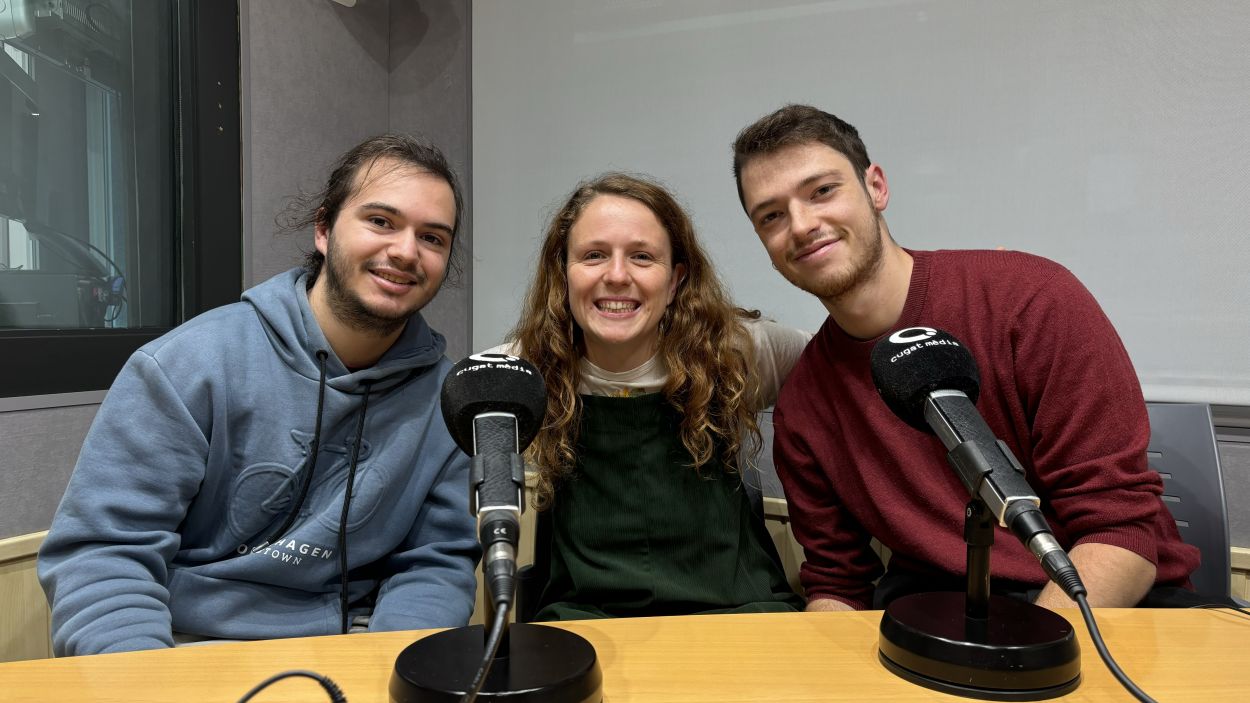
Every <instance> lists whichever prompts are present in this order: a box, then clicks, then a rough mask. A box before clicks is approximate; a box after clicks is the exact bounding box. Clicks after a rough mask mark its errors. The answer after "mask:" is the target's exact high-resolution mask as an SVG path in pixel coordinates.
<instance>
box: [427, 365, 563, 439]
mask: <svg viewBox="0 0 1250 703" xmlns="http://www.w3.org/2000/svg"><path fill="white" fill-rule="evenodd" d="M442 406H443V421H444V422H446V423H447V431H448V432H450V433H451V438H452V439H454V440H456V444H458V445H460V448H461V449H463V450H464V452H465V453H466V454H469V455H472V454H473V418H475V417H477V416H478V415H481V414H482V413H488V412H504V413H511V414H513V415H515V416H516V420H517V435H518V440H519V446H517V451H524V450H525V448H526V447H528V446H529V444H530V442H532V441H534V436H535V435H537V434H538V428H539V427H541V426H542V421H543V416H544V415H545V414H546V412H547V387H546V385H545V384H544V383H543V377H542V374H540V373H539V372H538V369H537V368H535V367H534V365H533V364H531V363H530V362H528V361H526V360H524V359H520V358H518V357H515V356H509V355H507V354H474V355H472V356H468V357H465V358H464V359H461V360H460V361H458V362H457V363H456V365H455V366H453V367H451V371H450V372H448V374H447V378H446V379H445V380H444V381H443V392H442Z"/></svg>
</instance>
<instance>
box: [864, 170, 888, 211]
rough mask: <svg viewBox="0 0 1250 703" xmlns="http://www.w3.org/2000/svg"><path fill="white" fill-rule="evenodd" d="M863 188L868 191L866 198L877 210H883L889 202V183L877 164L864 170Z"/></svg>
mask: <svg viewBox="0 0 1250 703" xmlns="http://www.w3.org/2000/svg"><path fill="white" fill-rule="evenodd" d="M864 189H865V190H866V191H868V199H869V200H871V201H872V206H873V208H874V209H875V210H876V211H877V212H885V207H886V205H889V204H890V184H889V183H888V182H887V181H886V180H885V171H883V170H882V169H881V167H880V166H878V165H877V164H872V165H871V166H869V167H868V170H867V171H865V172H864Z"/></svg>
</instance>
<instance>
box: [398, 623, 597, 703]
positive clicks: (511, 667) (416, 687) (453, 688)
mask: <svg viewBox="0 0 1250 703" xmlns="http://www.w3.org/2000/svg"><path fill="white" fill-rule="evenodd" d="M508 638H509V645H508V656H502V657H496V658H495V661H494V662H493V663H492V664H491V667H490V673H489V674H487V676H486V681H485V683H484V684H483V685H482V690H481V692H480V693H478V696H477V699H478V700H479V701H503V700H506V701H509V702H510V703H511V702H515V703H539V702H541V703H600V702H601V701H602V700H603V674H602V672H601V671H600V669H599V658H598V657H597V656H596V655H595V648H594V647H592V646H591V645H590V643H589V642H587V641H586V640H585V639H584V638H582V637H581V636H579V635H576V634H574V633H572V632H569V631H567V630H561V629H559V628H556V627H545V626H543V625H530V624H524V623H518V624H516V625H512V626H511V627H509V629H508ZM484 640H485V632H484V629H483V627H482V626H481V625H471V626H469V627H457V628H454V629H451V630H444V631H442V632H438V633H435V634H433V635H430V636H429V637H425V638H422V639H419V640H417V641H416V642H413V643H412V644H410V645H408V646H407V647H406V648H405V649H404V651H402V652H400V653H399V657H397V658H396V659H395V671H394V673H392V674H391V684H390V698H391V701H393V702H394V703H456V702H457V701H459V700H460V697H461V696H462V695H464V693H465V691H466V690H467V689H468V688H469V686H470V684H472V683H473V676H474V675H475V674H476V673H477V669H478V666H480V665H481V663H482V656H483V654H484V646H485V643H484Z"/></svg>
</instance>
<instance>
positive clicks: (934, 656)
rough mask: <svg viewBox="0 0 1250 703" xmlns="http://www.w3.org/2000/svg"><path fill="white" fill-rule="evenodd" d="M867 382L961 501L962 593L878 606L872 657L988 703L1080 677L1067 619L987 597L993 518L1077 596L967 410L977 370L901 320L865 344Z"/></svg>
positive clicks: (963, 353)
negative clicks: (961, 492)
mask: <svg viewBox="0 0 1250 703" xmlns="http://www.w3.org/2000/svg"><path fill="white" fill-rule="evenodd" d="M871 363H872V378H873V383H874V384H875V385H876V387H877V390H878V392H880V394H881V398H882V400H884V401H885V404H886V405H887V406H888V407H889V408H890V410H892V411H893V412H894V414H895V415H897V416H898V417H899V418H900V419H902V420H903V421H904V422H906V423H907V424H908V425H911V426H912V427H914V428H916V429H918V430H920V431H922V432H926V433H930V434H935V435H937V436H938V438H939V439H940V440H941V441H942V444H943V446H945V447H946V449H947V451H948V453H947V454H946V458H947V461H948V462H949V463H950V465H951V466H952V467H953V468H954V469H955V472H956V474H957V475H958V476H959V479H960V481H961V482H962V483H963V485H964V487H965V488H966V489H967V490H968V493H969V496H970V497H971V501H970V502H969V503H968V506H967V509H966V512H965V524H964V526H963V532H964V540H965V542H966V543H967V551H968V557H967V558H968V561H967V571H968V588H967V592H966V593H958V592H954V593H916V594H912V595H907V596H903V597H900V598H898V599H896V600H894V601H892V602H891V603H890V604H889V605H887V606H886V612H885V615H884V616H883V617H882V619H881V636H880V640H879V650H878V655H879V658H880V660H881V662H882V664H883V665H885V667H886V668H887V669H889V670H890V671H892V672H893V673H895V674H897V675H899V676H901V677H902V678H904V679H907V680H908V681H911V682H913V683H916V684H920V685H922V686H926V687H928V688H932V689H936V690H939V691H943V692H946V693H951V694H955V695H960V696H966V697H971V698H984V699H990V700H1042V699H1047V698H1055V697H1057V696H1062V695H1064V694H1066V693H1068V692H1070V691H1072V690H1074V689H1076V687H1077V686H1079V685H1080V680H1081V661H1080V647H1079V645H1078V644H1077V641H1076V636H1075V633H1074V632H1073V629H1072V626H1071V624H1070V623H1068V621H1067V620H1066V619H1065V618H1063V617H1061V616H1060V615H1058V614H1056V613H1054V612H1052V611H1050V610H1047V609H1046V608H1043V607H1041V606H1038V605H1034V604H1032V603H1026V602H1024V601H1018V600H1014V599H1011V598H1006V597H1003V596H996V595H991V594H990V566H989V564H990V547H991V546H992V545H993V542H994V526H995V524H998V525H1001V526H1003V527H1006V528H1008V529H1010V530H1011V532H1012V533H1013V534H1014V535H1015V536H1016V537H1017V538H1018V539H1019V540H1020V541H1021V542H1023V543H1024V544H1025V545H1026V546H1027V547H1028V548H1029V550H1030V551H1031V552H1032V553H1033V554H1034V555H1035V556H1036V557H1037V558H1038V559H1039V561H1040V562H1041V565H1042V567H1043V570H1044V571H1045V572H1046V574H1047V576H1048V577H1049V578H1051V579H1052V580H1054V581H1055V582H1056V583H1058V584H1059V585H1060V586H1061V587H1062V588H1063V590H1064V592H1065V593H1067V594H1068V596H1069V597H1071V598H1073V599H1076V598H1077V597H1078V596H1080V597H1081V598H1082V599H1083V597H1084V595H1085V587H1084V586H1083V585H1082V584H1081V580H1080V577H1079V576H1078V575H1077V572H1076V568H1075V567H1074V566H1073V565H1072V561H1071V560H1070V559H1069V558H1068V555H1067V553H1066V552H1064V550H1063V549H1062V548H1061V547H1060V546H1059V543H1058V542H1057V541H1056V540H1055V538H1054V535H1053V534H1052V533H1051V531H1050V527H1049V526H1048V525H1047V524H1046V520H1045V518H1044V517H1043V515H1042V511H1041V509H1040V507H1039V503H1040V500H1039V498H1038V497H1037V496H1036V495H1035V494H1034V491H1033V489H1032V488H1031V487H1030V486H1029V484H1028V482H1027V481H1026V480H1025V476H1024V469H1023V467H1021V465H1020V463H1019V461H1017V460H1016V458H1015V456H1013V455H1012V453H1011V450H1010V449H1009V448H1008V447H1007V445H1006V444H1005V443H1003V442H1002V441H1001V440H999V439H998V438H997V437H995V436H994V433H993V432H992V431H991V430H990V428H989V426H988V425H986V423H985V420H984V418H982V417H981V414H980V412H978V411H977V409H976V399H977V396H978V393H979V390H980V375H979V373H978V370H977V365H976V362H975V361H974V360H973V358H972V354H971V353H970V352H969V351H968V349H967V348H966V347H965V346H964V345H963V344H962V343H960V342H959V340H957V339H955V338H954V337H953V336H951V335H950V334H948V333H946V332H942V331H940V330H937V329H934V328H932V327H910V328H907V329H902V330H899V331H897V332H894V333H893V334H890V335H888V336H887V337H885V338H883V339H882V340H881V341H880V342H878V343H877V345H876V346H875V347H874V348H873V351H872V362H871Z"/></svg>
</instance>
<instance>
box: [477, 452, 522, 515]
mask: <svg viewBox="0 0 1250 703" xmlns="http://www.w3.org/2000/svg"><path fill="white" fill-rule="evenodd" d="M506 456H507V459H506V461H507V462H508V472H509V473H510V474H511V475H512V484H513V486H515V488H516V495H517V502H516V504H517V506H519V509H520V511H521V512H525V460H524V459H522V458H521V456H520V455H519V454H508V455H506ZM503 460H505V459H504V455H501V454H491V455H488V454H478V455H477V456H475V457H473V461H472V462H471V463H470V464H469V512H470V513H472V514H474V515H477V514H478V513H479V512H481V508H482V506H481V505H480V504H479V503H480V501H479V500H478V493H479V492H481V490H482V485H483V484H484V483H486V462H488V461H503Z"/></svg>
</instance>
